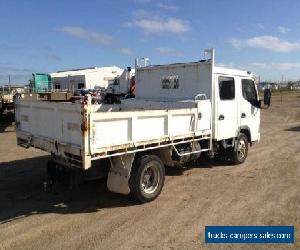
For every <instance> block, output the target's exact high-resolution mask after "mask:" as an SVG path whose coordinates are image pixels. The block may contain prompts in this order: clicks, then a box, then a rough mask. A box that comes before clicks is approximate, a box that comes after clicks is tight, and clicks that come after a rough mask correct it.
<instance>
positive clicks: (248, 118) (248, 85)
mask: <svg viewBox="0 0 300 250" xmlns="http://www.w3.org/2000/svg"><path fill="white" fill-rule="evenodd" d="M241 85H242V86H241V89H242V95H241V97H240V112H241V113H240V124H241V127H247V128H249V129H250V133H251V141H259V139H260V130H259V127H260V110H259V108H256V107H254V106H253V105H252V104H251V102H255V101H257V100H258V96H257V90H256V86H255V83H254V81H253V79H249V78H241Z"/></svg>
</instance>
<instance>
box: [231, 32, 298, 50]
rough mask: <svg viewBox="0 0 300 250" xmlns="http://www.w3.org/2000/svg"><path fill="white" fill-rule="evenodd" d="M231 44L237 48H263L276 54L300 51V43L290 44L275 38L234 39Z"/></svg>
mask: <svg viewBox="0 0 300 250" xmlns="http://www.w3.org/2000/svg"><path fill="white" fill-rule="evenodd" d="M230 42H231V44H232V46H234V47H236V48H243V47H251V48H262V49H268V50H272V51H276V52H290V51H294V50H300V43H299V42H289V41H285V40H281V39H279V38H278V37H275V36H258V37H252V38H249V39H232V40H231V41H230Z"/></svg>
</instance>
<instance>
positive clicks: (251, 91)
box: [242, 79, 257, 102]
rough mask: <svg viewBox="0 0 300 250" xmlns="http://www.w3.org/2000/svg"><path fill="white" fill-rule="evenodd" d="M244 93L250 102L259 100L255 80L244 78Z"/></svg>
mask: <svg viewBox="0 0 300 250" xmlns="http://www.w3.org/2000/svg"><path fill="white" fill-rule="evenodd" d="M242 93H243V97H244V98H245V99H246V100H247V101H248V102H253V101H257V92H256V88H255V84H254V81H253V80H251V79H242Z"/></svg>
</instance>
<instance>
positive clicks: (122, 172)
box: [107, 154, 135, 195]
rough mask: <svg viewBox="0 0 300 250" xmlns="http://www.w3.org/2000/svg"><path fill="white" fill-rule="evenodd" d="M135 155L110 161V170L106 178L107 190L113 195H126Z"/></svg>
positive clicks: (123, 156)
mask: <svg viewBox="0 0 300 250" xmlns="http://www.w3.org/2000/svg"><path fill="white" fill-rule="evenodd" d="M134 155H135V154H126V155H121V156H115V157H112V158H111V159H110V163H111V168H110V171H109V173H108V178H107V188H108V189H109V191H111V192H114V193H120V194H125V195H128V194H129V193H130V189H129V184H128V181H129V178H130V172H131V167H132V163H133V160H134Z"/></svg>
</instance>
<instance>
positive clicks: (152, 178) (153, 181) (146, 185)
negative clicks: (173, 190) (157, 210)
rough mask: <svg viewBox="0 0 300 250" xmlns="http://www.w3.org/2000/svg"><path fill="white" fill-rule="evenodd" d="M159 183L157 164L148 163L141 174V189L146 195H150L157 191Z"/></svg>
mask: <svg viewBox="0 0 300 250" xmlns="http://www.w3.org/2000/svg"><path fill="white" fill-rule="evenodd" d="M159 181H160V172H159V167H158V164H155V163H148V164H147V166H146V167H145V168H144V169H143V172H142V174H141V188H142V190H143V191H144V192H145V193H146V194H152V193H154V192H155V191H156V190H157V187H158V185H159Z"/></svg>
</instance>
